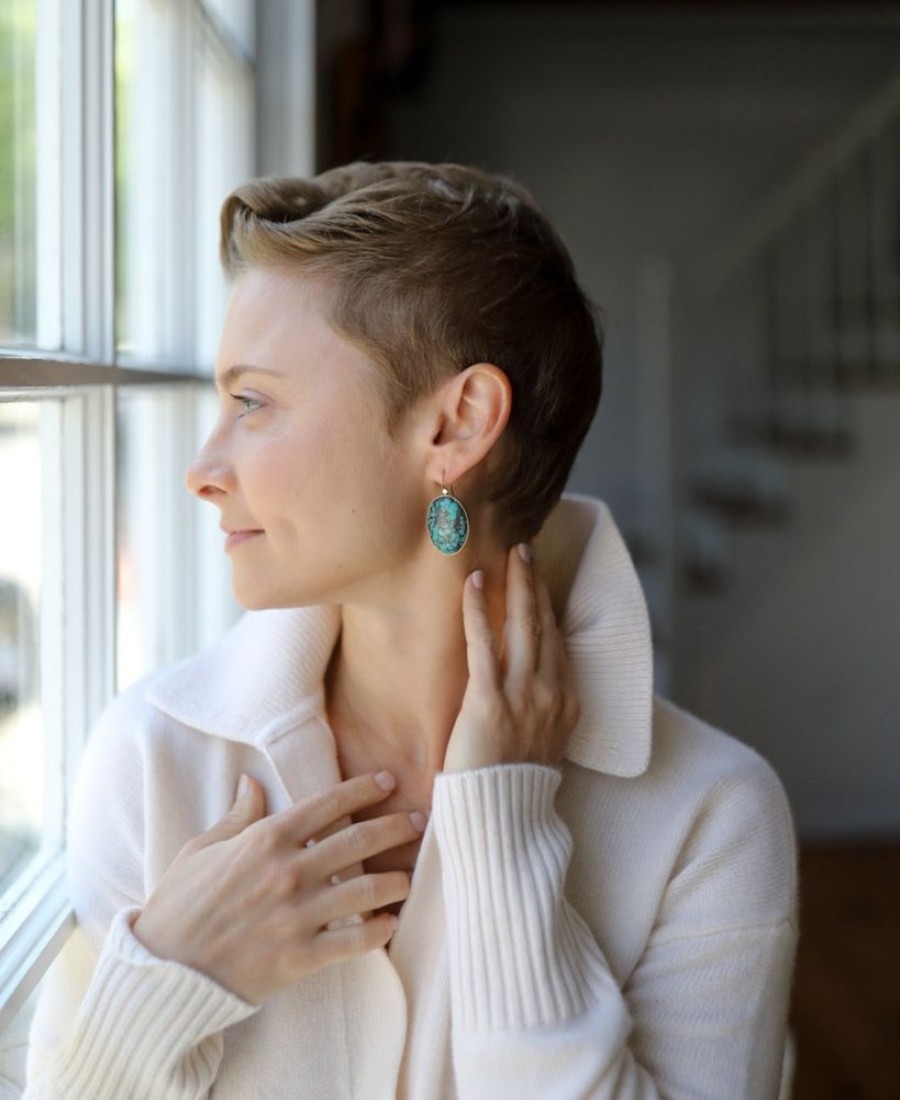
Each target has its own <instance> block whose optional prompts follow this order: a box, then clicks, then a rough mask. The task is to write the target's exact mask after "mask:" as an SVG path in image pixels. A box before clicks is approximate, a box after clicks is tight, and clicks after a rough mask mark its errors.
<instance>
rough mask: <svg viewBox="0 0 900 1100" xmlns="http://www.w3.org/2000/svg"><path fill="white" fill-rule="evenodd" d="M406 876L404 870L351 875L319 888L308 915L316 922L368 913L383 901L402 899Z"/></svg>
mask: <svg viewBox="0 0 900 1100" xmlns="http://www.w3.org/2000/svg"><path fill="white" fill-rule="evenodd" d="M409 890H410V876H409V874H408V872H406V871H383V872H381V873H380V874H370V875H354V876H353V878H348V879H347V880H346V881H344V882H340V883H337V884H336V885H334V886H328V887H327V889H325V890H322V891H321V892H320V894H319V895H318V897H317V898H316V902H315V904H314V905H313V907H312V909H311V912H310V915H311V917H312V919H313V920H314V921H315V922H316V923H317V924H319V925H322V926H324V925H326V924H329V923H331V922H332V921H338V920H345V919H346V918H347V917H353V916H358V915H362V914H365V913H370V912H372V911H373V910H375V909H380V908H381V907H382V906H385V905H393V904H394V903H395V902H398V901H406V899H407V897H409Z"/></svg>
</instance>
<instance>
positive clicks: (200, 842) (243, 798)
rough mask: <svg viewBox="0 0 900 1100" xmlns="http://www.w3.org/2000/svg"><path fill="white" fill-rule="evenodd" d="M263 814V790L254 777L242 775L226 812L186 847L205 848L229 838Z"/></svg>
mask: <svg viewBox="0 0 900 1100" xmlns="http://www.w3.org/2000/svg"><path fill="white" fill-rule="evenodd" d="M265 815H266V795H265V791H264V790H263V789H262V787H261V786H260V784H259V783H258V782H257V781H256V780H255V779H252V778H251V777H250V776H249V775H242V776H241V778H240V781H239V782H238V786H237V792H236V794H235V799H234V802H233V803H232V805H231V809H230V810H229V811H228V813H227V814H225V815H224V816H223V817H221V818H219V820H218V821H217V822H216V823H215V825H213V826H211V828H209V829H207V830H206V832H205V833H201V834H200V835H199V836H197V837H195V838H194V839H193V840H192V841H190V842H189V844H188V845H187V847H189V848H191V849H193V850H197V849H200V848H207V847H209V845H211V844H215V843H217V842H218V841H221V840H230V839H231V837H234V836H237V835H238V833H242V832H243V831H244V829H246V828H247V827H248V826H249V825H252V824H253V823H254V822H255V821H259V820H260V818H263V817H265Z"/></svg>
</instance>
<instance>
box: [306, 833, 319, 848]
mask: <svg viewBox="0 0 900 1100" xmlns="http://www.w3.org/2000/svg"><path fill="white" fill-rule="evenodd" d="M317 843H318V841H317V840H316V838H315V837H314V836H311V837H310V838H309V840H307V842H306V847H307V848H312V846H313V845H314V844H317Z"/></svg>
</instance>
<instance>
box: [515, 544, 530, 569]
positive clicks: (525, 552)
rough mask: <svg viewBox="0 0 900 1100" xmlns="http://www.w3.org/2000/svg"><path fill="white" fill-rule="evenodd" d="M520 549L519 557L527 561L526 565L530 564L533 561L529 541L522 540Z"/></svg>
mask: <svg viewBox="0 0 900 1100" xmlns="http://www.w3.org/2000/svg"><path fill="white" fill-rule="evenodd" d="M518 550H519V557H520V558H521V559H522V561H524V562H525V564H526V565H529V564H530V563H531V547H530V546H529V545H528V543H527V542H520V543H519V546H518Z"/></svg>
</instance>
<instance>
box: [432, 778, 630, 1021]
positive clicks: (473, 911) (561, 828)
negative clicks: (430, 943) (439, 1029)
mask: <svg viewBox="0 0 900 1100" xmlns="http://www.w3.org/2000/svg"><path fill="white" fill-rule="evenodd" d="M561 778H562V776H561V773H560V772H559V771H558V770H557V769H555V768H549V767H544V766H541V765H537V764H510V765H501V766H498V767H492V768H478V769H473V770H472V771H461V772H448V773H442V774H441V775H438V776H437V778H436V780H435V785H434V797H433V803H432V820H433V823H434V828H435V832H436V835H437V838H438V842H439V845H440V851H441V865H442V874H443V885H444V899H445V905H446V909H447V934H448V951H449V958H450V967H451V978H452V981H451V988H452V993H453V997H454V1005H453V1010H454V1016H455V1018H456V1022H457V1024H459V1025H461V1026H462V1027H463V1028H464V1029H466V1030H470V1031H479V1032H484V1031H492V1030H497V1029H505V1028H523V1027H524V1028H530V1027H546V1026H549V1025H552V1024H556V1023H560V1022H562V1021H565V1020H567V1019H571V1018H572V1017H573V1016H577V1015H581V1014H582V1013H584V1012H585V1011H586V1009H587V1008H588V1006H589V1005H590V1004H592V1003H593V1002H595V1001H596V999H597V992H598V986H606V987H614V985H615V983H614V982H613V979H612V976H611V975H610V973H609V969H608V967H607V964H606V961H605V959H604V958H603V954H602V952H601V951H600V948H599V947H598V945H597V943H596V941H595V940H594V938H593V935H592V934H591V932H590V930H589V929H588V928H587V926H586V925H585V923H584V921H583V920H582V919H581V917H579V916H578V914H577V913H575V911H574V910H573V909H572V908H571V907H570V906H569V905H568V903H567V902H566V901H565V898H564V895H563V888H564V884H565V877H566V871H567V868H568V865H569V859H570V857H571V851H572V838H571V834H570V833H569V830H568V829H567V828H566V825H565V823H564V822H563V820H562V818H560V816H559V815H558V814H557V812H556V810H555V808H554V799H555V796H556V791H557V789H558V787H559V784H560V781H561Z"/></svg>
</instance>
